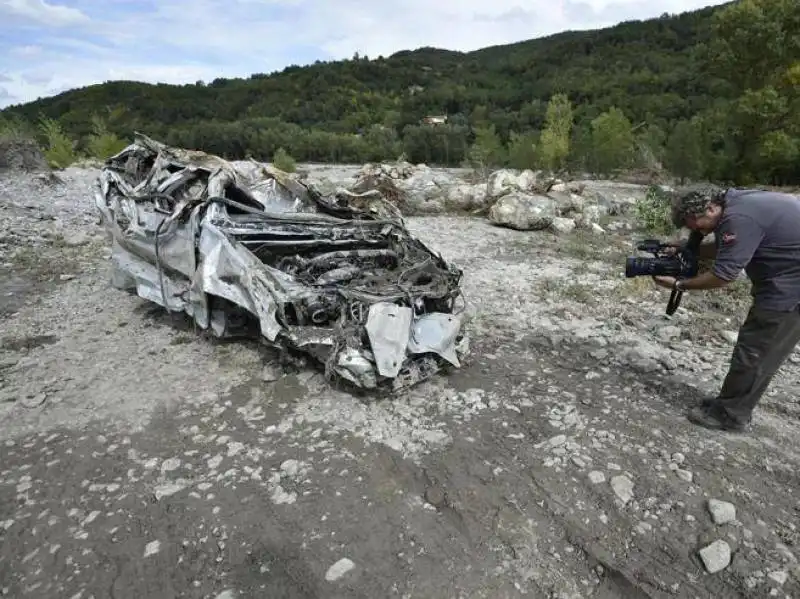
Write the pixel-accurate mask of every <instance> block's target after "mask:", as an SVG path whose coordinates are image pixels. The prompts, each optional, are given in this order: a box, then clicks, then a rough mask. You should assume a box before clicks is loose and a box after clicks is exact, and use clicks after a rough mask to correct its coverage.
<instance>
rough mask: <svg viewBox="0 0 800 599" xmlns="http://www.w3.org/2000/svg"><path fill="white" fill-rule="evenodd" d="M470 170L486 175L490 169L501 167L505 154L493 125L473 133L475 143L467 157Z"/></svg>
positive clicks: (480, 128)
mask: <svg viewBox="0 0 800 599" xmlns="http://www.w3.org/2000/svg"><path fill="white" fill-rule="evenodd" d="M467 159H468V161H469V163H470V165H471V166H472V168H474V169H476V170H479V171H482V172H484V174H485V173H486V171H487V170H488V169H490V168H492V167H497V166H500V165H502V164H503V163H504V162H505V160H506V152H505V148H504V147H503V143H502V141H501V140H500V137H499V136H498V135H497V131H495V128H494V125H489V126H488V127H479V128H477V129H476V131H475V141H474V142H473V143H472V147H471V148H470V150H469V155H468V157H467Z"/></svg>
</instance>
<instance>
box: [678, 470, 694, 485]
mask: <svg viewBox="0 0 800 599" xmlns="http://www.w3.org/2000/svg"><path fill="white" fill-rule="evenodd" d="M675 476H677V477H678V478H679V479H681V480H682V481H684V482H687V483H690V482H692V480H693V479H694V475H693V474H692V473H691V472H689V471H688V470H682V469H680V468H677V469H676V470H675Z"/></svg>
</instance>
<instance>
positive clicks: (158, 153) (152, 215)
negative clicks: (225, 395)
mask: <svg viewBox="0 0 800 599" xmlns="http://www.w3.org/2000/svg"><path fill="white" fill-rule="evenodd" d="M95 203H96V206H97V208H98V210H99V211H100V215H101V220H102V223H103V225H104V226H105V227H106V229H107V230H108V232H109V233H110V236H111V239H112V265H113V271H112V272H113V278H112V283H113V284H114V286H115V287H118V288H120V289H125V290H128V291H130V292H132V293H136V294H137V295H139V296H141V297H142V298H145V299H147V300H149V301H152V302H155V303H157V304H160V305H161V306H163V307H165V308H166V309H168V310H170V311H174V312H185V313H186V314H188V315H189V316H190V317H191V318H192V319H193V320H194V321H195V322H196V323H197V325H198V326H200V327H201V328H203V329H209V330H211V331H212V332H213V333H214V334H215V335H217V336H228V335H231V334H236V333H237V332H239V331H241V330H242V328H243V327H244V328H247V326H248V323H249V325H252V326H254V327H255V329H256V330H257V331H258V335H259V336H260V338H261V339H262V340H264V341H265V342H268V343H269V344H271V345H273V346H275V347H279V348H284V349H287V350H294V351H301V352H303V353H305V354H307V355H309V356H311V357H313V358H314V359H316V360H317V361H318V362H320V363H321V364H322V365H324V368H325V372H326V374H327V375H328V377H329V378H330V379H337V378H338V379H341V380H346V381H349V382H350V383H352V384H354V385H356V386H358V387H362V388H369V389H375V388H380V389H394V390H398V389H402V388H405V387H407V386H409V385H412V384H414V383H416V382H417V381H420V380H422V379H424V378H426V377H428V376H430V375H431V374H433V373H435V372H437V371H439V370H440V369H441V368H442V367H443V366H444V365H446V364H450V365H452V366H455V367H458V366H459V365H460V363H459V357H458V356H459V351H460V349H461V347H462V344H463V342H464V341H465V340H464V339H463V337H462V333H461V327H462V320H461V314H462V310H461V291H460V288H459V283H460V280H461V274H462V273H461V270H459V269H458V268H455V267H454V266H452V265H450V264H448V263H446V262H445V260H444V259H443V258H442V257H441V256H439V255H438V254H437V253H434V252H433V251H431V250H430V249H429V248H427V247H426V246H425V245H424V244H423V243H422V242H421V241H419V240H418V239H416V238H415V237H414V236H412V235H411V234H410V233H409V232H408V231H407V229H406V228H405V225H404V223H403V220H402V218H401V217H400V215H399V213H398V212H397V210H396V208H395V207H394V206H392V205H391V204H390V203H388V202H386V201H385V200H384V199H383V198H382V197H381V196H380V194H379V193H378V192H377V191H374V192H368V193H363V194H354V193H350V192H348V191H346V190H342V191H340V192H338V193H337V194H334V195H332V196H326V197H323V196H322V195H321V194H320V193H318V192H317V191H316V189H315V188H314V187H313V186H312V185H310V184H303V183H301V182H299V181H298V180H296V179H294V178H292V177H290V176H289V175H288V174H287V173H284V172H282V171H280V170H277V169H275V168H271V167H268V166H265V165H262V164H258V163H245V164H243V165H241V164H236V165H235V164H234V163H231V162H228V161H226V160H223V159H221V158H219V157H217V156H213V155H210V154H206V153H203V152H197V151H188V150H183V149H179V148H172V147H168V146H166V145H164V144H161V143H159V142H156V141H154V140H152V139H150V138H148V137H146V136H144V135H141V134H137V136H136V139H135V141H134V143H133V144H131V145H130V146H128V147H127V148H125V149H124V150H123V151H122V152H120V153H119V154H117V155H116V156H113V157H111V158H110V159H109V160H108V161H107V162H106V164H105V166H104V168H103V170H102V172H101V175H100V177H99V179H98V185H97V191H96V198H95ZM251 328H252V327H251Z"/></svg>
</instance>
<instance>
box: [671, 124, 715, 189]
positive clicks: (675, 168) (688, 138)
mask: <svg viewBox="0 0 800 599" xmlns="http://www.w3.org/2000/svg"><path fill="white" fill-rule="evenodd" d="M665 166H666V167H667V169H668V170H669V171H670V172H671V173H673V174H674V175H675V176H677V177H679V178H680V179H681V182H683V181H684V180H686V179H687V178H692V179H696V178H700V177H701V176H702V175H703V173H704V172H705V165H704V163H703V135H702V131H701V129H700V124H699V122H698V121H697V120H693V121H687V120H683V121H678V123H677V124H676V125H675V127H674V128H673V129H672V132H671V133H670V136H669V138H668V139H667V147H666V153H665Z"/></svg>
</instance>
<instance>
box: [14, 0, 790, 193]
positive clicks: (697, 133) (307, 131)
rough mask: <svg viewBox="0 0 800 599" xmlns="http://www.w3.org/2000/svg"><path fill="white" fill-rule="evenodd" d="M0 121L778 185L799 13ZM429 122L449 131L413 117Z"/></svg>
mask: <svg viewBox="0 0 800 599" xmlns="http://www.w3.org/2000/svg"><path fill="white" fill-rule="evenodd" d="M0 116H2V117H4V118H5V119H6V120H7V121H8V120H10V119H13V118H22V119H24V120H25V121H26V122H28V123H32V124H37V123H39V124H41V123H44V124H46V125H47V127H46V130H47V133H48V134H49V136H50V140H49V141H48V140H47V139H45V138H44V137H43V138H42V141H43V143H51V144H52V143H54V142H53V141H52V140H53V136H54V135H56V136H57V135H58V134H59V131H62V130H63V132H64V133H65V134H66V135H67V136H68V137H69V138H71V139H74V140H77V141H78V146H77V150H79V151H80V150H82V149H85V148H88V146H89V141H90V140H94V141H95V142H96V141H97V139H98V136H100V137H102V136H103V135H105V139H109V138H110V139H112V140H113V135H116V136H119V137H121V138H122V139H123V140H128V139H130V137H131V134H132V132H133V131H134V130H139V131H142V132H145V133H147V134H149V135H151V136H153V137H156V138H158V139H161V140H164V141H166V142H168V143H173V144H179V145H183V146H188V147H193V148H198V149H203V150H207V151H211V152H215V153H219V154H221V155H223V156H226V157H230V158H240V157H245V156H253V157H255V158H257V159H265V160H269V159H270V158H271V157H272V156H273V155H274V153H275V152H276V151H277V150H278V149H281V148H282V149H283V150H285V151H286V152H288V154H290V155H291V156H292V157H294V158H295V159H297V160H302V161H337V162H364V161H376V160H381V159H394V158H396V157H397V156H399V155H400V154H402V153H405V154H406V157H407V158H408V159H409V160H411V161H413V162H426V163H429V164H440V165H445V164H447V165H459V164H462V163H464V162H465V161H467V162H470V163H472V164H480V165H485V164H489V165H493V166H499V165H503V164H508V165H510V166H512V167H519V168H526V167H534V168H536V167H542V168H552V169H555V170H560V169H564V168H568V169H571V170H578V169H581V170H590V171H593V172H596V173H598V174H610V173H612V172H614V171H617V170H620V169H631V168H647V169H659V168H661V167H662V166H663V167H666V168H667V169H668V170H669V171H670V172H672V173H674V174H676V175H678V176H685V177H690V178H710V179H714V180H722V181H729V182H736V183H750V182H761V183H772V184H781V183H793V182H797V181H798V180H800V160H798V158H800V3H798V2H796V0H739V1H737V2H733V3H730V4H727V5H724V6H722V7H717V8H709V9H704V10H700V11H696V12H691V13H684V14H681V15H677V16H669V15H664V16H662V17H661V18H658V19H652V20H648V21H634V22H627V23H622V24H620V25H617V26H615V27H611V28H607V29H603V30H598V31H590V32H566V33H561V34H558V35H553V36H550V37H547V38H541V39H535V40H530V41H527V42H522V43H517V44H511V45H506V46H497V47H492V48H485V49H482V50H479V51H476V52H471V53H459V52H451V51H446V50H438V49H433V48H425V49H420V50H415V51H407V52H400V53H397V54H395V55H393V56H391V57H388V58H387V57H366V56H363V57H360V56H354V57H353V59H351V60H346V61H338V62H330V63H316V64H314V65H310V66H306V67H299V66H292V67H289V68H287V69H285V70H283V71H282V72H280V73H273V74H270V75H266V74H255V75H253V76H252V77H250V78H249V79H247V80H242V79H217V80H214V81H211V82H197V83H196V84H194V85H184V86H176V85H149V84H144V83H136V82H109V83H105V84H102V85H95V86H91V87H87V88H82V89H77V90H72V91H69V92H66V93H63V94H60V95H59V96H56V97H52V98H46V99H42V100H39V101H36V102H32V103H29V104H25V105H22V106H14V107H10V108H8V109H6V110H5V111H3V113H0ZM438 116H446V117H447V118H446V122H445V123H444V124H428V123H425V122H424V121H423V119H425V117H438ZM59 128H60V129H59ZM104 128H107V131H106V129H104ZM93 131H94V133H95V134H96V135H94V136H93V137H92V136H91V134H92V133H93ZM98 131H99V132H98ZM111 134H113V135H111ZM95 145H96V144H95ZM101 145H102V144H101ZM111 145H112V146H113V144H111ZM65 151H66V150H65Z"/></svg>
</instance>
